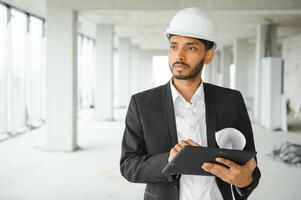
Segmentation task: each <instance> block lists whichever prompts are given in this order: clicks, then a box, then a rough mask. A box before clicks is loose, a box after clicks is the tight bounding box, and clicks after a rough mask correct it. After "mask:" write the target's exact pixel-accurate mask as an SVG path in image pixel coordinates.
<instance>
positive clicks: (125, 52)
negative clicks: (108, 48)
mask: <svg viewBox="0 0 301 200" xmlns="http://www.w3.org/2000/svg"><path fill="white" fill-rule="evenodd" d="M130 65H131V42H130V39H129V38H119V77H118V78H119V90H118V96H119V104H120V106H121V107H126V106H128V104H129V100H130V82H131V81H130V80H131V77H130V74H131V72H130Z"/></svg>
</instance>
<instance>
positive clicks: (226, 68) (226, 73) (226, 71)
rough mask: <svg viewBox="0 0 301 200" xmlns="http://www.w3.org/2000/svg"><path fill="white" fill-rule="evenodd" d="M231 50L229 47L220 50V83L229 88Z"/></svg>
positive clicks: (231, 60)
mask: <svg viewBox="0 0 301 200" xmlns="http://www.w3.org/2000/svg"><path fill="white" fill-rule="evenodd" d="M232 62H233V59H232V49H231V47H230V46H226V47H223V48H222V50H221V74H222V77H221V79H222V80H221V82H222V85H223V86H224V87H230V65H231V64H232Z"/></svg>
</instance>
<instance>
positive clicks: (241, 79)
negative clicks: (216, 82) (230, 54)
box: [234, 39, 248, 98]
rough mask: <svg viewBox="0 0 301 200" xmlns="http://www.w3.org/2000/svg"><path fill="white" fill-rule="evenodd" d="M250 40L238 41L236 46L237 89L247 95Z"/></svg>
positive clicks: (244, 95)
mask: <svg viewBox="0 0 301 200" xmlns="http://www.w3.org/2000/svg"><path fill="white" fill-rule="evenodd" d="M247 61H248V40H247V39H237V40H236V41H235V44H234V65H235V89H237V90H239V91H240V92H241V93H242V95H243V97H244V98H246V95H247V79H246V76H248V74H247V65H248V62H247Z"/></svg>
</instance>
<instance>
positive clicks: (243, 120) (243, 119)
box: [233, 92, 261, 200]
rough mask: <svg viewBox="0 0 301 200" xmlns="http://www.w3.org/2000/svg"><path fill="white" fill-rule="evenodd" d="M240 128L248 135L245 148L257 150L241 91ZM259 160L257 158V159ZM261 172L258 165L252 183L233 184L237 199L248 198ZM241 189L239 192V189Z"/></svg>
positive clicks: (239, 98)
mask: <svg viewBox="0 0 301 200" xmlns="http://www.w3.org/2000/svg"><path fill="white" fill-rule="evenodd" d="M238 129H239V130H240V131H241V132H242V133H244V135H245V137H246V141H247V142H246V146H245V148H244V149H245V150H250V151H255V145H254V139H253V131H252V126H251V121H250V118H249V115H248V111H247V109H246V105H245V103H244V100H243V97H242V95H241V93H240V92H239V93H238ZM255 159H256V158H255ZM256 162H257V159H256ZM260 177H261V173H260V170H259V168H258V167H256V168H255V170H254V171H253V174H252V178H253V181H252V183H251V185H249V186H247V187H245V188H236V187H234V186H233V192H234V196H235V199H236V200H243V199H247V198H248V196H249V195H250V194H251V193H252V191H253V190H254V189H255V188H256V187H257V185H258V183H259V179H260ZM237 190H239V192H238V191H237Z"/></svg>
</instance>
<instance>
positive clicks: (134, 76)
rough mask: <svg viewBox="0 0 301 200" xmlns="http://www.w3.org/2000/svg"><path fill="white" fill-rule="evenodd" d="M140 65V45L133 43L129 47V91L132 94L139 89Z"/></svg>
mask: <svg viewBox="0 0 301 200" xmlns="http://www.w3.org/2000/svg"><path fill="white" fill-rule="evenodd" d="M140 69H141V66H140V47H139V46H137V45H133V46H132V47H131V85H130V88H131V92H130V94H131V95H133V94H135V93H137V92H138V91H139V77H140V76H139V70H140Z"/></svg>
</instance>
